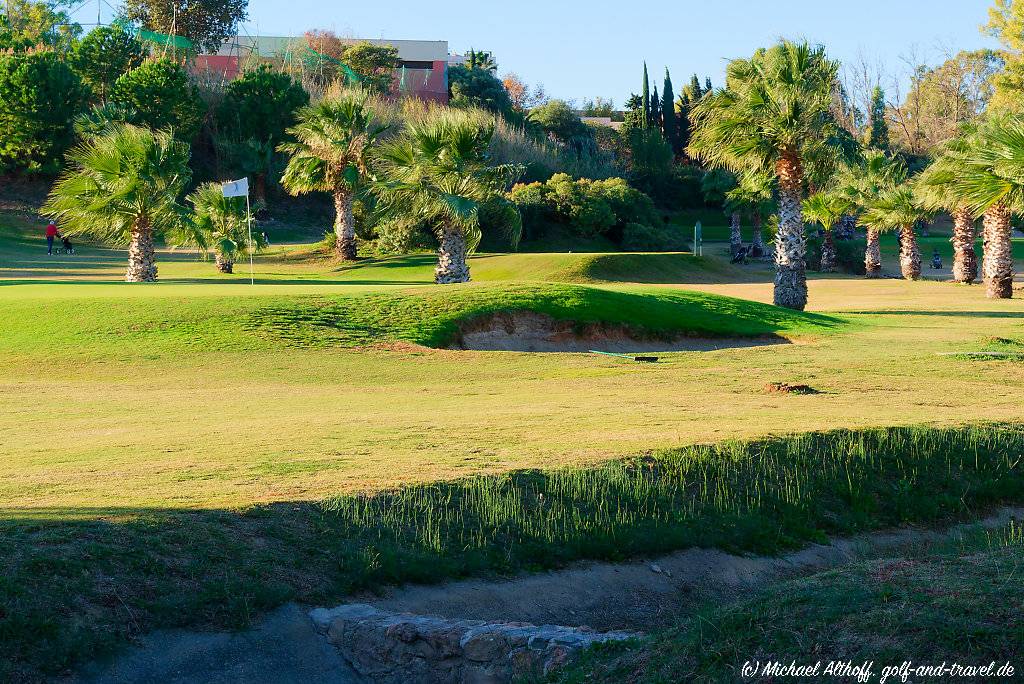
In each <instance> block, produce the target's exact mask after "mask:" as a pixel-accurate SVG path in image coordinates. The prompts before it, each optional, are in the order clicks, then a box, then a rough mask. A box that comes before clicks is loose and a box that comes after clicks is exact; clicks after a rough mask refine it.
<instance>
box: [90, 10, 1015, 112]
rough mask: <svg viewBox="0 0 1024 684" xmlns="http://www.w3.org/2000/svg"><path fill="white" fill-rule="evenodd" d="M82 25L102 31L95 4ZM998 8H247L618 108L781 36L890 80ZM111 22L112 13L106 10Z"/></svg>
mask: <svg viewBox="0 0 1024 684" xmlns="http://www.w3.org/2000/svg"><path fill="white" fill-rule="evenodd" d="M90 4H91V9H90V7H89V6H87V7H86V8H84V9H83V10H82V11H81V12H79V13H78V14H77V15H76V16H77V17H78V18H79V20H80V21H95V13H96V10H95V2H92V3H90ZM990 4H991V0H858V1H857V2H839V1H837V0H817V1H814V0H775V1H774V2H772V1H768V0H766V1H763V2H762V1H758V0H733V1H732V2H728V3H722V2H713V1H712V2H697V1H693V0H675V1H672V0H648V1H647V2H632V1H630V0H614V1H611V0H587V1H585V2H583V1H576V0H573V1H566V0H546V1H541V0H514V1H504V2H501V1H499V2H490V1H488V0H473V1H469V0H432V1H428V0H418V1H417V2H408V1H407V0H376V1H370V2H367V1H366V0H360V1H352V0H350V1H348V2H344V3H341V2H338V3H335V2H324V1H323V0H287V1H282V0H250V6H249V21H248V22H247V23H246V26H245V29H246V30H247V31H248V32H249V33H250V34H252V33H256V32H259V33H261V34H264V35H296V34H301V33H302V32H303V31H305V30H306V29H309V28H327V29H332V30H334V31H336V32H337V33H338V34H339V35H347V36H358V37H367V38H381V37H386V38H409V39H425V40H447V41H448V44H449V49H451V50H452V51H455V52H464V51H465V50H468V49H469V48H470V47H475V48H477V49H489V50H492V51H493V52H494V53H495V55H496V56H497V59H498V63H499V67H500V71H501V72H502V73H504V72H508V71H514V72H516V73H517V74H519V76H520V77H521V78H522V79H524V80H525V81H526V82H527V83H530V84H534V83H543V84H544V86H545V87H546V89H547V91H548V94H549V95H550V96H552V97H560V98H564V99H576V100H581V99H583V98H586V97H593V96H596V95H600V96H603V97H606V98H607V97H611V98H613V99H614V100H615V102H616V104H621V103H622V102H623V101H624V100H625V99H626V97H628V95H629V93H630V92H632V91H637V90H639V83H640V80H641V76H640V75H641V69H642V62H643V61H644V60H645V59H646V60H647V63H648V65H649V67H650V69H651V73H652V76H654V75H655V74H656V75H657V78H658V81H659V83H660V80H661V77H662V74H663V70H664V67H665V66H668V67H669V68H670V69H671V71H672V74H673V80H674V81H675V82H676V84H677V85H678V84H680V83H682V82H684V81H685V80H687V79H688V78H689V75H690V74H691V73H693V72H698V73H700V74H702V75H704V74H707V75H710V76H711V77H712V79H713V80H714V81H715V83H716V85H717V84H720V83H721V80H722V75H723V74H724V66H725V62H726V60H727V59H728V58H731V57H743V56H747V55H749V54H750V53H751V52H752V51H753V50H754V49H755V48H757V47H758V46H762V45H767V44H769V43H771V42H773V41H774V40H775V39H776V38H778V37H779V36H787V37H805V38H807V39H809V40H811V41H813V42H821V43H824V44H825V45H826V46H827V47H828V50H829V54H830V55H831V56H833V57H834V58H836V59H839V60H842V61H849V60H853V59H855V58H856V57H857V55H858V54H864V55H867V56H869V57H870V58H871V59H875V58H877V59H880V60H882V61H883V62H885V63H886V65H887V66H888V67H889V68H890V70H891V71H893V72H897V71H899V70H900V69H901V66H902V65H901V64H900V56H901V55H904V54H907V53H908V52H909V51H910V50H911V49H912V48H914V47H915V46H916V48H917V50H918V52H920V53H922V54H926V55H930V56H931V57H932V59H933V60H937V59H938V58H939V56H940V53H941V51H942V50H944V49H947V48H952V49H954V50H958V49H975V48H979V47H995V46H996V44H995V42H994V41H993V40H992V39H990V38H986V37H984V36H982V35H981V33H980V32H979V30H978V26H979V25H980V24H982V23H983V22H984V21H985V18H986V11H987V8H988V6H989V5H990ZM105 14H109V12H108V11H106V10H105Z"/></svg>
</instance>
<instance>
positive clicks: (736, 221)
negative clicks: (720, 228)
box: [729, 211, 743, 256]
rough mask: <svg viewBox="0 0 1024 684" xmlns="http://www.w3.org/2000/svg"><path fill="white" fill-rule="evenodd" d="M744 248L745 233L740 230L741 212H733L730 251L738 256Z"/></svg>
mask: <svg viewBox="0 0 1024 684" xmlns="http://www.w3.org/2000/svg"><path fill="white" fill-rule="evenodd" d="M741 249H743V234H742V233H741V232H740V213H739V212H738V211H734V212H732V215H731V216H730V217H729V253H730V254H731V255H732V256H736V255H737V254H739V253H740V250H741Z"/></svg>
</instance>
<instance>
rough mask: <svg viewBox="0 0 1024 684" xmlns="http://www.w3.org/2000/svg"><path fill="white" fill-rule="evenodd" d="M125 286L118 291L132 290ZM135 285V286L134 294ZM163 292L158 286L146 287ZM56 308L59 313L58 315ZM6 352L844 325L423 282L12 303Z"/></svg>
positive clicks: (680, 303) (780, 313)
mask: <svg viewBox="0 0 1024 684" xmlns="http://www.w3.org/2000/svg"><path fill="white" fill-rule="evenodd" d="M131 287H132V286H121V288H122V289H124V288H131ZM139 287H143V288H144V287H146V286H135V288H136V289H133V290H132V292H133V293H134V292H140V291H141V290H139V289H137V288H139ZM151 291H152V292H154V293H159V291H160V286H156V288H151ZM54 307H60V309H61V311H60V315H54ZM5 308H6V311H5V314H6V315H7V317H8V321H9V322H12V321H13V323H12V324H11V325H10V326H9V327H8V331H7V333H5V335H4V340H3V343H4V345H6V346H7V347H8V350H9V351H22V352H33V351H35V352H38V351H40V350H41V349H53V350H55V351H57V350H59V351H60V353H61V354H63V355H65V356H66V355H68V354H83V353H92V354H102V353H104V352H115V351H119V352H123V350H124V349H125V345H134V346H137V347H139V348H144V349H145V351H146V352H147V353H151V354H159V353H162V352H168V353H169V352H172V351H180V350H181V349H182V348H188V349H194V350H202V351H216V350H231V349H238V348H246V349H253V350H255V349H261V348H273V347H278V346H280V345H281V344H288V345H294V346H302V347H328V346H336V347H358V346H367V345H372V344H380V343H393V342H409V343H413V344H421V345H425V346H430V347H444V346H446V345H447V344H448V343H449V342H451V341H452V339H453V337H454V336H455V334H456V332H457V331H458V327H459V325H460V323H462V322H465V321H469V320H472V319H474V318H476V317H480V316H485V315H487V314H493V313H497V312H512V311H532V312H536V313H540V314H546V315H548V316H551V317H552V318H554V319H557V320H569V321H575V322H577V323H579V324H581V325H584V324H589V323H604V324H610V325H621V326H626V327H628V328H629V329H631V330H633V331H635V332H636V333H637V334H638V335H640V336H645V337H650V338H655V339H657V338H670V337H674V336H679V335H699V336H709V337H751V336H761V335H803V334H808V335H813V334H819V333H825V332H828V331H829V330H832V329H834V328H836V327H837V326H839V325H840V324H841V320H840V319H837V318H833V317H830V316H824V315H820V314H809V313H800V312H794V311H789V310H786V309H781V308H777V307H774V306H769V305H766V304H761V303H758V302H752V301H747V300H742V299H734V298H731V297H722V296H719V295H713V294H705V293H700V292H685V291H664V290H645V289H602V288H594V287H585V286H578V285H546V284H537V285H511V286H510V285H502V286H499V285H489V284H480V285H469V286H458V287H451V286H446V287H439V286H431V287H425V288H416V289H412V290H404V291H398V292H385V293H371V294H362V295H360V294H351V295H348V294H345V295H316V296H273V295H266V296H248V297H247V296H235V297H223V296H218V295H209V296H203V297H194V298H184V297H165V296H154V297H135V296H133V297H124V298H118V297H103V298H90V297H80V298H76V299H75V300H74V302H73V305H70V304H63V303H61V302H60V301H59V300H54V299H52V298H45V299H44V298H38V299H37V298H30V299H16V298H15V299H11V300H9V301H8V302H6V304H5Z"/></svg>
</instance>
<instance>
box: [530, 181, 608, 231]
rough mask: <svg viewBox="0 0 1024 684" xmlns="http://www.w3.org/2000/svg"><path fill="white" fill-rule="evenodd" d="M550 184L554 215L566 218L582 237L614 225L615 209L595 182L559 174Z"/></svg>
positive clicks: (549, 191)
mask: <svg viewBox="0 0 1024 684" xmlns="http://www.w3.org/2000/svg"><path fill="white" fill-rule="evenodd" d="M547 186H548V202H549V203H550V204H551V206H552V208H553V209H554V213H555V215H556V216H558V217H560V218H562V219H564V222H565V223H566V224H568V225H569V226H570V227H572V229H573V230H574V232H576V233H577V234H579V235H580V236H581V237H594V236H596V235H602V234H603V233H606V232H607V231H608V229H610V228H611V227H612V226H614V225H615V223H616V216H615V212H614V211H612V208H611V206H610V205H609V204H608V202H607V201H606V200H605V198H604V197H603V196H602V193H601V191H600V188H598V187H596V186H595V181H592V180H588V179H586V178H581V179H579V180H573V179H572V177H570V176H569V175H568V174H564V173H556V174H555V175H554V176H552V177H551V180H549V181H548V182H547Z"/></svg>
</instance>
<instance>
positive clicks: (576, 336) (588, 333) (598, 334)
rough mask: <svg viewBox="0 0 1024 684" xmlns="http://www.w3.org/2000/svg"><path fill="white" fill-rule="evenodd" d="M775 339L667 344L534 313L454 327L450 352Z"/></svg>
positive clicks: (621, 329) (696, 346) (774, 340)
mask: <svg viewBox="0 0 1024 684" xmlns="http://www.w3.org/2000/svg"><path fill="white" fill-rule="evenodd" d="M788 343H789V341H788V340H787V339H786V338H784V337H780V336H778V335H763V336H760V337H722V338H713V337H698V336H688V335H677V336H675V337H672V338H668V339H658V338H653V337H651V336H645V335H643V334H641V333H638V332H637V331H635V330H632V329H630V328H629V327H627V326H624V325H613V324H607V323H577V322H575V321H567V320H557V319H555V318H552V317H551V316H548V315H546V314H540V313H535V312H533V311H512V312H500V313H494V314H489V315H487V316H481V317H478V318H475V319H473V320H471V321H467V322H466V323H463V324H462V325H461V326H460V327H459V332H458V333H457V334H456V336H455V339H454V341H453V342H452V344H451V346H450V347H449V348H450V349H460V350H472V351H518V352H589V351H602V352H617V353H627V352H670V351H715V350H718V349H731V348H737V347H759V346H764V345H770V344H788Z"/></svg>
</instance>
